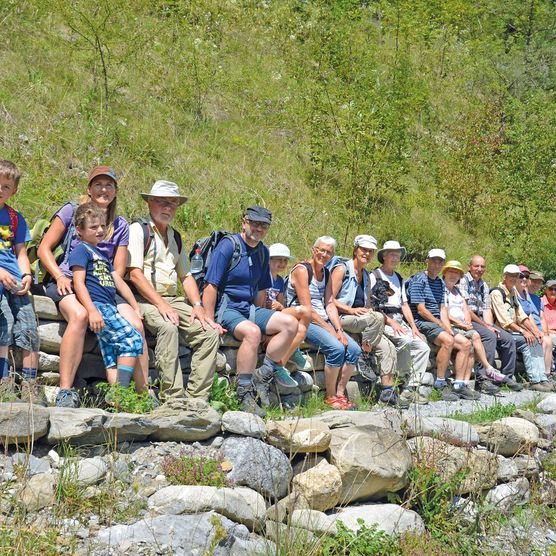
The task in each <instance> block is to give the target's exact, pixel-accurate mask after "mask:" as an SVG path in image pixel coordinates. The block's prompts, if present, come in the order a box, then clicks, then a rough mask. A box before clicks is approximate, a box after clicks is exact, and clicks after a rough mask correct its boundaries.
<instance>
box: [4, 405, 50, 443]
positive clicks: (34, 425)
mask: <svg viewBox="0 0 556 556" xmlns="http://www.w3.org/2000/svg"><path fill="white" fill-rule="evenodd" d="M47 431H48V410H47V409H46V408H44V407H41V406H39V405H31V404H28V403H0V442H1V443H2V444H4V445H6V444H20V445H24V444H26V443H29V444H30V443H31V442H35V441H37V440H38V439H39V438H42V437H43V436H45V435H46V433H47Z"/></svg>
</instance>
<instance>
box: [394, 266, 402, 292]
mask: <svg viewBox="0 0 556 556" xmlns="http://www.w3.org/2000/svg"><path fill="white" fill-rule="evenodd" d="M394 274H395V275H396V276H397V277H398V280H399V281H400V291H401V289H402V288H403V278H402V275H401V274H400V273H399V272H396V271H395V270H394Z"/></svg>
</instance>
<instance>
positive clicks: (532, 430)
mask: <svg viewBox="0 0 556 556" xmlns="http://www.w3.org/2000/svg"><path fill="white" fill-rule="evenodd" d="M478 431H479V435H480V437H481V443H482V444H485V445H486V446H488V447H489V449H491V450H492V451H494V452H496V453H498V454H501V455H503V456H513V455H515V454H517V453H520V452H524V451H527V450H529V448H531V447H534V446H536V445H537V444H538V442H539V429H538V428H537V427H536V425H534V424H533V423H530V422H529V421H526V420H525V419H520V418H518V417H504V418H503V419H499V420H498V421H494V422H493V423H490V424H489V425H482V426H479V427H478Z"/></svg>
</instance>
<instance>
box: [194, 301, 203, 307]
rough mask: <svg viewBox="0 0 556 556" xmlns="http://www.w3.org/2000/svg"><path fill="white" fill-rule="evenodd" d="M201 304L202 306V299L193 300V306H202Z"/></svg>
mask: <svg viewBox="0 0 556 556" xmlns="http://www.w3.org/2000/svg"><path fill="white" fill-rule="evenodd" d="M202 306H203V302H202V301H195V303H193V307H202Z"/></svg>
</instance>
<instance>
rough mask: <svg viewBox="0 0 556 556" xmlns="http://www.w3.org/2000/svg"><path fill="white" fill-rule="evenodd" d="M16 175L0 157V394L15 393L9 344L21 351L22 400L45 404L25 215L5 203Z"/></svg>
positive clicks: (16, 182) (14, 190) (14, 168)
mask: <svg viewBox="0 0 556 556" xmlns="http://www.w3.org/2000/svg"><path fill="white" fill-rule="evenodd" d="M20 178H21V173H20V172H19V170H18V169H17V166H16V165H15V164H14V163H13V162H10V161H9V160H0V284H1V286H0V297H1V298H2V303H1V311H0V375H1V379H0V396H2V398H3V399H8V398H9V397H13V396H14V395H15V391H14V381H13V379H11V378H10V377H9V365H8V349H9V347H10V345H11V344H12V343H13V344H14V345H15V346H17V347H18V348H21V350H22V351H23V369H22V372H23V381H22V382H21V387H20V397H21V399H22V401H30V402H31V403H36V404H40V405H46V399H45V397H44V392H43V391H42V388H41V387H40V386H39V385H38V384H37V381H36V379H37V364H38V351H39V335H38V331H37V317H36V316H35V311H34V309H33V304H32V302H31V299H30V297H29V295H28V292H29V288H30V287H31V282H32V277H31V266H30V264H29V258H28V257H27V248H26V247H25V242H27V241H29V240H30V239H31V235H30V233H29V228H28V227H27V222H25V218H23V216H22V215H21V214H20V213H19V212H17V211H15V210H13V209H12V208H11V207H9V206H8V205H7V204H6V203H7V201H8V199H9V198H10V197H12V196H13V195H15V194H16V193H17V186H18V185H19V179H20ZM12 338H13V339H12Z"/></svg>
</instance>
